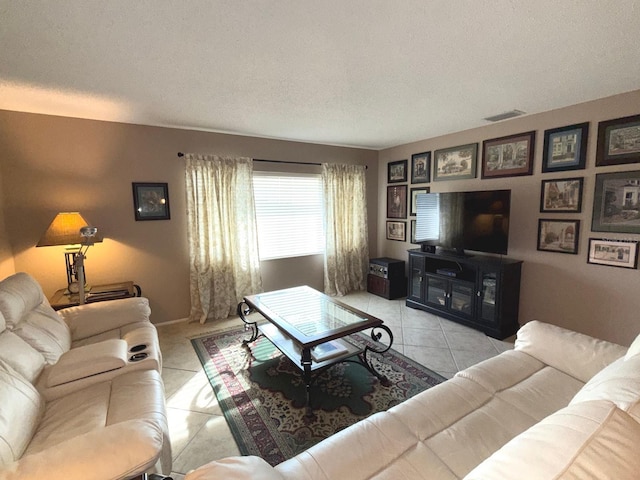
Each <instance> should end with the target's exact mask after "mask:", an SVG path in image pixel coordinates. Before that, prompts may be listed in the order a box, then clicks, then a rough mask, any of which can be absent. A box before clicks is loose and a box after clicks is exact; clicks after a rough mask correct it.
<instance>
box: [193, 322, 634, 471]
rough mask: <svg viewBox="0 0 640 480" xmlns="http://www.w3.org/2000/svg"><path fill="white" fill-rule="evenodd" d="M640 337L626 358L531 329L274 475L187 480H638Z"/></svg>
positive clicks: (255, 466) (220, 464)
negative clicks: (510, 347)
mask: <svg viewBox="0 0 640 480" xmlns="http://www.w3.org/2000/svg"><path fill="white" fill-rule="evenodd" d="M639 404H640V336H639V337H638V338H637V339H636V340H635V341H634V342H633V344H632V345H631V347H630V348H629V349H627V348H624V347H622V346H620V345H616V344H612V343H608V342H604V341H601V340H597V339H594V338H591V337H588V336H586V335H582V334H579V333H576V332H572V331H569V330H565V329H562V328H559V327H556V326H553V325H549V324H544V323H540V322H537V321H534V322H530V323H528V324H526V325H525V326H523V327H522V328H521V329H520V331H519V332H518V336H517V340H516V343H515V349H514V350H511V351H508V352H505V353H503V354H501V355H499V356H497V357H494V358H492V359H489V360H486V361H484V362H482V363H480V364H477V365H475V366H473V367H471V368H468V369H466V370H464V371H461V372H459V373H458V374H457V375H456V376H455V377H454V378H452V379H451V380H448V381H446V382H444V383H442V384H440V385H438V386H436V387H433V388H431V389H429V390H426V391H424V392H422V393H420V394H418V395H416V396H414V397H413V398H411V399H409V400H407V401H405V402H403V403H401V404H400V405H397V406H395V407H393V408H391V409H389V410H388V411H387V412H382V413H378V414H375V415H372V416H371V417H369V418H367V419H365V420H362V421H360V422H358V423H357V424H355V425H353V426H351V427H349V428H347V429H345V430H343V431H341V432H339V433H337V434H335V435H333V436H331V437H329V438H327V439H325V440H324V441H322V442H320V443H319V444H317V445H315V446H313V447H311V448H309V449H308V450H307V451H305V452H303V453H301V454H299V455H297V456H296V457H294V458H292V459H289V460H287V461H285V462H283V463H281V464H279V465H277V466H275V467H271V466H270V465H268V464H267V463H266V462H265V461H264V460H262V459H260V458H258V457H231V458H227V459H223V460H220V461H215V462H212V463H209V464H207V465H204V466H202V467H200V468H198V469H197V470H195V471H193V472H191V473H190V474H188V475H187V476H186V480H210V479H214V478H215V479H217V478H225V479H249V478H250V479H253V480H284V479H289V480H293V479H296V480H329V479H339V478H348V479H349V480H364V479H376V480H383V479H389V480H392V479H393V480H399V479H442V480H450V479H461V478H464V479H469V480H509V479H513V480H516V479H517V480H527V479H536V480H538V479H545V480H546V479H557V478H562V479H591V478H593V479H616V480H626V479H638V478H640V455H638V445H640V405H639Z"/></svg>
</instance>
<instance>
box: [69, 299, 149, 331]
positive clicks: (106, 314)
mask: <svg viewBox="0 0 640 480" xmlns="http://www.w3.org/2000/svg"><path fill="white" fill-rule="evenodd" d="M58 314H59V315H60V316H61V317H62V318H63V319H64V321H65V322H66V323H67V325H68V326H69V329H70V330H71V339H72V340H73V341H76V340H81V339H83V338H87V337H91V336H93V335H99V334H101V333H104V332H108V331H109V330H114V329H116V328H120V327H123V326H125V325H129V324H130V323H136V322H141V321H149V315H151V309H150V308H149V300H147V299H146V298H144V297H134V298H123V299H120V300H109V301H106V302H96V303H87V304H84V305H78V306H77V307H70V308H64V309H62V310H59V311H58Z"/></svg>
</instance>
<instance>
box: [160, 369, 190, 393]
mask: <svg viewBox="0 0 640 480" xmlns="http://www.w3.org/2000/svg"><path fill="white" fill-rule="evenodd" d="M195 374H196V372H193V371H191V370H180V369H178V368H168V367H164V368H163V369H162V382H163V383H164V395H165V398H167V399H168V398H170V397H171V396H172V395H173V394H174V393H176V392H177V391H178V390H179V389H180V388H181V387H183V386H184V384H185V383H187V382H188V381H189V378H191V377H192V376H193V375H195Z"/></svg>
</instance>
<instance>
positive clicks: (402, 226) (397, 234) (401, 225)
mask: <svg viewBox="0 0 640 480" xmlns="http://www.w3.org/2000/svg"><path fill="white" fill-rule="evenodd" d="M406 227H407V222H389V221H387V240H398V241H400V242H404V241H405V240H406V238H407V233H406Z"/></svg>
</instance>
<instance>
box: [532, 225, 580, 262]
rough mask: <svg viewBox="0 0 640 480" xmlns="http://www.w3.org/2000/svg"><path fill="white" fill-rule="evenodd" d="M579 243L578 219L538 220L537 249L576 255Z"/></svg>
mask: <svg viewBox="0 0 640 480" xmlns="http://www.w3.org/2000/svg"><path fill="white" fill-rule="evenodd" d="M579 244H580V220H560V219H552V218H541V219H539V220H538V250H540V251H543V252H557V253H569V254H571V255H577V254H578V245H579Z"/></svg>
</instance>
